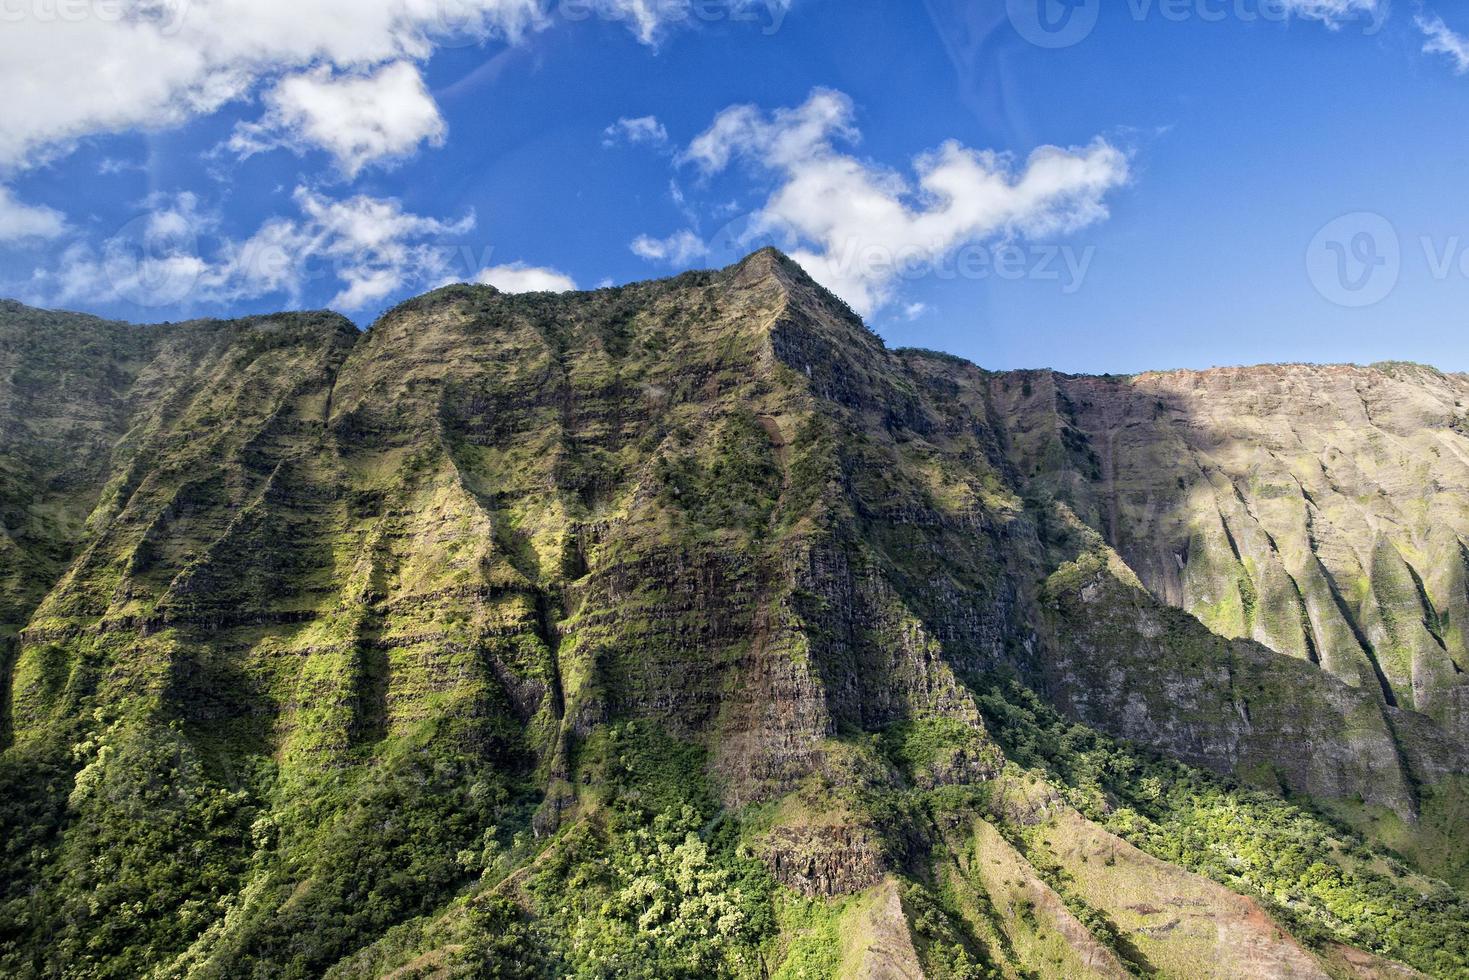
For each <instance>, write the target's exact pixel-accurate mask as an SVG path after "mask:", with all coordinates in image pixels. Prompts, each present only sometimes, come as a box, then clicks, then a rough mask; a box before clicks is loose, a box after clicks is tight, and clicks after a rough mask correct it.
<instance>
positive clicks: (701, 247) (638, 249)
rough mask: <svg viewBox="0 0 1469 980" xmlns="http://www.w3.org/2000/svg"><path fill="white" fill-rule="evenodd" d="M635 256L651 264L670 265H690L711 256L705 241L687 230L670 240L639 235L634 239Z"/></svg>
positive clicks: (633, 249)
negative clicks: (696, 260)
mask: <svg viewBox="0 0 1469 980" xmlns="http://www.w3.org/2000/svg"><path fill="white" fill-rule="evenodd" d="M630 247H631V248H632V251H633V254H634V255H636V256H638V257H639V258H644V259H647V260H648V261H649V262H667V263H669V264H670V265H688V264H689V263H690V262H693V261H694V260H695V259H702V258H703V257H704V256H706V255H708V254H709V248H708V246H706V245H705V244H704V240H703V239H702V238H700V237H699V236H698V235H696V234H694V232H692V231H690V230H688V229H685V230H683V231H680V232H677V233H676V234H673V235H670V236H669V237H668V238H650V237H648V236H647V235H639V236H638V237H637V238H635V239H633V242H632V245H631V246H630Z"/></svg>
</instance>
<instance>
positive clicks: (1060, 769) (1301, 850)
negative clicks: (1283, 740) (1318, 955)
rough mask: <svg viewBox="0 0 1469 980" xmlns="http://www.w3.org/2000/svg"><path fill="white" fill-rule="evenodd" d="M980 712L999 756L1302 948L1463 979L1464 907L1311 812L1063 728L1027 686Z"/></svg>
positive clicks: (1467, 950)
mask: <svg viewBox="0 0 1469 980" xmlns="http://www.w3.org/2000/svg"><path fill="white" fill-rule="evenodd" d="M980 704H981V707H982V708H983V710H984V711H985V713H986V716H987V717H988V718H989V720H990V722H991V725H992V726H993V729H994V731H995V734H996V736H997V737H998V738H999V739H1000V741H1001V742H1002V744H1004V745H1005V748H1006V751H1007V754H1008V755H1009V756H1010V758H1011V759H1012V760H1013V761H1014V762H1015V763H1016V764H1017V765H1020V766H1023V767H1034V768H1037V769H1040V770H1042V771H1043V772H1045V773H1046V774H1047V775H1048V776H1049V777H1051V778H1052V779H1053V780H1054V781H1055V783H1056V784H1057V785H1059V786H1061V787H1064V789H1065V791H1066V795H1067V798H1068V801H1069V802H1071V804H1072V805H1074V806H1076V807H1077V809H1079V810H1080V811H1081V812H1082V813H1083V814H1085V815H1086V816H1087V817H1089V818H1091V819H1093V820H1096V821H1097V822H1098V823H1100V824H1102V825H1103V826H1105V827H1107V828H1108V829H1110V830H1112V831H1113V832H1114V833H1117V834H1118V835H1119V836H1122V837H1124V838H1125V839H1127V840H1128V841H1130V842H1131V843H1133V844H1134V845H1136V846H1138V847H1139V848H1141V849H1142V850H1144V851H1147V852H1148V853H1150V854H1152V855H1154V856H1155V857H1158V858H1161V859H1163V860H1165V861H1169V862H1172V863H1174V864H1178V865H1180V866H1182V867H1185V868H1188V869H1190V870H1193V871H1196V872H1199V873H1201V874H1204V875H1207V876H1208V877H1210V878H1213V879H1214V880H1216V881H1218V882H1220V883H1221V884H1224V885H1226V886H1228V887H1230V888H1232V889H1234V890H1236V891H1239V892H1242V893H1244V894H1247V895H1252V896H1254V897H1256V898H1258V899H1260V900H1261V901H1262V902H1264V903H1265V904H1266V906H1267V907H1269V908H1271V909H1272V910H1273V911H1274V912H1275V914H1276V915H1277V916H1278V917H1279V918H1280V919H1281V921H1282V922H1284V923H1286V924H1288V925H1289V926H1290V927H1291V929H1292V932H1293V933H1294V934H1295V935H1296V936H1297V937H1298V938H1301V939H1305V940H1308V941H1309V940H1317V941H1319V940H1322V939H1324V938H1327V937H1332V938H1335V939H1337V940H1339V941H1341V942H1345V943H1348V944H1351V945H1355V946H1359V947H1361V948H1363V949H1369V950H1375V951H1378V952H1381V953H1384V954H1386V955H1388V956H1391V957H1393V958H1397V959H1401V960H1402V961H1404V962H1406V963H1410V964H1412V965H1414V966H1416V967H1418V968H1419V969H1421V970H1424V971H1425V972H1428V973H1430V974H1432V975H1434V976H1469V929H1466V928H1465V925H1466V923H1469V899H1466V898H1465V897H1464V896H1463V895H1461V894H1459V893H1458V892H1456V891H1455V890H1454V889H1452V888H1451V887H1449V886H1448V885H1446V884H1443V883H1442V882H1435V881H1432V880H1431V879H1425V878H1422V877H1420V876H1417V875H1414V874H1413V873H1412V872H1411V870H1410V869H1409V868H1407V867H1405V866H1404V865H1403V864H1402V863H1401V862H1400V861H1399V859H1397V858H1396V857H1395V856H1394V855H1392V854H1390V853H1389V852H1387V851H1386V850H1385V849H1384V848H1382V847H1381V846H1373V845H1371V844H1369V843H1368V842H1366V841H1364V840H1362V839H1361V838H1360V837H1358V836H1356V835H1355V834H1353V833H1351V832H1350V831H1348V830H1345V829H1343V828H1341V827H1338V826H1336V825H1334V824H1333V823H1332V822H1331V821H1329V820H1328V819H1327V818H1325V817H1323V816H1321V815H1318V814H1316V813H1313V812H1312V811H1311V810H1310V809H1307V808H1305V807H1302V806H1300V805H1297V804H1295V803H1291V802H1289V801H1286V800H1283V799H1281V798H1280V797H1279V796H1275V795H1272V794H1268V793H1263V792H1258V791H1253V790H1249V789H1245V788H1242V787H1240V786H1239V785H1238V784H1236V783H1233V782H1230V781H1228V780H1222V779H1220V778H1219V777H1217V776H1214V775H1212V774H1208V773H1203V772H1200V771H1199V770H1196V769H1192V768H1190V767H1187V766H1183V765H1180V764H1178V763H1176V762H1173V761H1171V760H1164V759H1158V758H1153V757H1149V756H1147V755H1144V754H1142V753H1139V752H1138V751H1136V750H1135V749H1132V748H1129V747H1127V746H1124V745H1120V744H1118V743H1116V742H1114V741H1112V740H1110V739H1107V738H1105V737H1103V736H1101V735H1098V734H1097V733H1096V732H1095V731H1092V730H1091V729H1088V728H1086V727H1084V726H1081V725H1076V724H1070V723H1068V722H1066V721H1065V719H1063V718H1062V717H1061V716H1060V715H1059V714H1058V713H1057V712H1056V711H1055V709H1053V708H1051V707H1049V706H1047V705H1046V704H1045V703H1044V702H1042V701H1041V700H1040V699H1039V698H1037V697H1036V696H1035V695H1034V694H1033V693H1031V692H1030V691H1029V690H1027V689H1026V688H1024V687H1022V686H1021V685H1019V684H1017V683H1013V682H1009V683H999V682H997V683H995V684H994V685H993V686H992V687H991V688H990V689H989V690H988V691H987V692H986V693H984V694H983V695H981V697H980Z"/></svg>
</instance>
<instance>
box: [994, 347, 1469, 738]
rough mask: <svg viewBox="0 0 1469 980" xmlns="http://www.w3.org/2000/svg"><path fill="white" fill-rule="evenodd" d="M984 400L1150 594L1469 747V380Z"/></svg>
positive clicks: (1134, 382) (1337, 378) (1173, 384)
mask: <svg viewBox="0 0 1469 980" xmlns="http://www.w3.org/2000/svg"><path fill="white" fill-rule="evenodd" d="M996 388H997V390H998V392H999V394H1000V397H1001V398H1002V399H1005V400H1007V401H1008V402H1009V407H1010V410H1011V411H1012V412H1014V413H1015V415H1016V416H1017V417H1018V418H1020V419H1022V420H1023V421H1021V422H1020V423H1019V425H1020V426H1021V427H1023V428H1024V429H1025V430H1027V434H1028V436H1029V439H1028V440H1018V441H1017V442H1018V443H1019V445H1018V447H1017V450H1016V454H1015V460H1016V465H1017V466H1018V467H1019V468H1021V469H1022V470H1024V471H1026V472H1027V473H1028V474H1029V475H1033V476H1036V477H1039V478H1041V479H1044V480H1048V481H1057V482H1060V483H1063V484H1064V485H1065V486H1066V489H1067V491H1068V499H1069V500H1070V501H1071V502H1072V504H1073V506H1074V507H1075V508H1076V509H1077V511H1078V513H1080V514H1082V516H1083V517H1084V519H1086V520H1087V522H1088V523H1089V524H1091V525H1092V526H1093V527H1096V528H1098V529H1099V530H1101V531H1102V533H1103V534H1104V536H1105V537H1106V539H1107V543H1108V544H1109V545H1111V546H1112V547H1113V548H1115V549H1116V550H1117V551H1118V552H1119V553H1120V554H1121V555H1122V557H1123V558H1124V559H1125V560H1126V562H1127V564H1128V565H1129V566H1130V567H1131V568H1132V569H1134V570H1135V571H1136V573H1137V574H1138V576H1139V578H1140V579H1141V580H1142V581H1143V583H1144V584H1145V585H1146V587H1147V588H1148V590H1149V591H1150V592H1152V593H1153V594H1154V595H1156V596H1157V597H1159V598H1160V599H1163V600H1164V601H1166V602H1168V603H1169V604H1171V605H1174V606H1177V607H1179V608H1182V609H1185V610H1187V611H1189V612H1190V613H1193V614H1194V615H1195V616H1196V617H1197V618H1198V619H1199V620H1200V621H1201V622H1203V623H1204V624H1205V625H1206V626H1208V627H1209V628H1210V629H1211V630H1212V631H1214V632H1216V633H1218V634H1220V635H1222V636H1228V637H1245V638H1250V639H1254V640H1255V641H1257V642H1258V643H1260V644H1263V645H1264V646H1266V647H1269V648H1270V649H1272V650H1274V651H1276V652H1277V653H1281V654H1285V655H1287V656H1291V657H1295V658H1297V659H1300V660H1305V661H1308V662H1310V663H1313V664H1316V665H1318V666H1320V667H1321V669H1323V670H1325V671H1327V672H1329V673H1331V674H1333V675H1334V676H1337V677H1340V678H1341V679H1342V680H1344V681H1346V682H1347V683H1348V684H1350V685H1352V686H1354V687H1364V688H1368V689H1372V690H1375V691H1378V692H1379V693H1380V695H1381V697H1382V700H1383V701H1384V702H1385V703H1387V704H1388V705H1391V706H1394V707H1401V708H1404V709H1410V710H1414V711H1417V712H1419V713H1421V714H1425V715H1428V716H1429V717H1431V718H1433V719H1434V720H1435V721H1437V722H1438V723H1439V724H1440V725H1441V726H1442V727H1443V728H1444V729H1445V730H1447V731H1449V732H1451V733H1453V734H1455V735H1456V736H1458V737H1459V738H1460V739H1461V740H1463V739H1464V738H1465V737H1466V735H1469V729H1466V728H1465V724H1466V715H1465V704H1466V701H1465V698H1466V697H1469V675H1466V674H1465V664H1466V659H1469V652H1466V648H1465V638H1464V633H1463V630H1462V625H1463V623H1464V622H1466V620H1465V616H1466V615H1469V608H1466V606H1469V587H1466V583H1469V578H1466V576H1469V565H1466V555H1469V547H1466V544H1465V541H1466V540H1469V507H1466V498H1465V489H1466V487H1469V440H1466V435H1469V378H1466V377H1464V376H1462V375H1445V374H1441V373H1439V372H1437V371H1434V370H1432V369H1431V368H1424V367H1419V366H1415V365H1379V366H1377V367H1371V368H1359V367H1312V366H1300V365H1292V366H1283V367H1268V368H1249V369H1226V370H1216V371H1205V372H1177V373H1173V374H1148V375H1141V376H1139V377H1136V378H1130V379H1106V378H1068V377H1060V376H1056V375H1033V376H1024V377H1002V378H1000V379H998V380H997V382H996ZM1017 388H1020V389H1026V390H1029V391H1030V392H1031V394H1030V395H1029V396H1028V397H1027V396H1023V395H1022V396H1019V397H1017V396H1016V394H1015V389H1017ZM1068 441H1069V443H1070V447H1071V451H1070V458H1067V459H1065V460H1064V462H1062V463H1061V465H1059V466H1057V465H1054V464H1053V463H1052V462H1051V461H1050V460H1047V459H1046V458H1045V454H1046V453H1047V452H1048V451H1049V450H1050V449H1051V447H1053V446H1055V445H1056V443H1057V442H1059V443H1060V444H1061V445H1063V446H1065V445H1066V444H1067V443H1068ZM1027 443H1028V444H1027ZM1077 457H1081V458H1083V459H1084V461H1085V462H1086V463H1087V464H1088V465H1087V466H1084V467H1077V466H1076V465H1075V463H1076V460H1077Z"/></svg>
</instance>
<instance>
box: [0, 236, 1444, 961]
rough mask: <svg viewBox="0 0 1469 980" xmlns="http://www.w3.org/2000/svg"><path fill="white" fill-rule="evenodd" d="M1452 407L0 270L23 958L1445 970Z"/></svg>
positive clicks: (654, 292) (769, 291) (511, 302)
mask: <svg viewBox="0 0 1469 980" xmlns="http://www.w3.org/2000/svg"><path fill="white" fill-rule="evenodd" d="M1466 403H1469V379H1465V378H1463V377H1462V376H1453V375H1444V374H1441V373H1439V372H1436V371H1432V370H1431V369H1427V368H1414V367H1405V366H1393V367H1392V368H1391V369H1387V368H1358V367H1323V368H1317V367H1309V366H1275V367H1268V368H1256V369H1218V370H1215V371H1209V372H1170V373H1166V374H1143V375H1137V376H1133V377H1129V378H1087V377H1081V376H1070V375H1061V374H1056V373H1053V372H1045V371H1030V372H999V373H996V372H986V371H982V370H980V369H979V368H977V367H975V366H973V365H971V364H968V363H967V362H964V361H961V360H959V359H957V358H952V357H949V356H947V355H935V354H932V353H931V352H922V351H913V350H899V351H891V350H888V349H887V348H885V346H884V345H883V343H882V342H881V340H880V339H879V338H877V337H876V336H875V335H873V334H872V333H871V332H870V331H868V330H867V329H866V328H865V327H864V326H863V324H862V323H861V321H860V320H859V319H857V318H856V317H855V316H854V315H853V314H852V313H851V311H850V310H848V309H847V308H846V307H845V305H844V304H842V303H841V302H840V301H839V300H837V299H836V298H835V297H832V296H831V295H830V294H828V293H826V292H825V291H824V290H822V289H821V288H820V287H819V286H817V285H816V284H815V283H814V282H812V281H811V280H810V279H809V278H807V277H806V276H805V275H804V273H802V272H801V270H800V269H799V268H798V267H797V266H795V265H794V264H793V263H791V262H790V261H789V260H788V259H786V258H784V257H783V256H781V255H780V254H779V253H776V252H773V251H769V250H767V251H763V252H759V253H756V254H755V255H753V256H751V257H749V258H748V259H746V260H745V261H743V262H741V263H739V264H738V265H736V266H733V267H731V268H729V269H726V270H722V271H718V272H701V273H689V274H686V275H683V276H680V277H678V278H675V279H671V280H666V281H660V282H650V283H639V284H635V285H632V286H627V287H622V288H618V289H608V290H599V291H597V292H595V293H579V294H564V295H549V294H540V295H506V294H501V293H499V292H497V291H495V290H493V289H491V288H489V287H470V286H454V287H448V288H446V289H442V290H438V291H435V292H433V293H430V294H428V295H426V296H423V297H420V298H418V299H416V300H412V301H410V302H408V303H405V304H403V305H401V306H399V307H398V308H396V309H395V310H393V311H391V312H389V313H388V314H386V315H385V316H384V317H383V318H382V319H381V320H380V321H379V322H378V323H377V324H375V325H374V326H373V327H372V328H371V329H370V330H368V331H366V332H365V333H359V332H358V331H357V330H356V328H355V327H353V326H352V325H351V324H350V323H349V322H348V321H346V320H344V319H342V318H340V317H337V316H335V315H333V314H327V313H312V314H288V315H281V316H274V317H259V318H254V319H251V320H247V321H237V322H229V323H221V322H208V321H206V322H196V323H187V324H169V325H162V326H156V327H133V326H129V325H125V324H115V323H108V322H106V321H100V320H96V319H94V318H89V317H80V316H75V315H71V314H61V313H49V312H44V311H36V310H31V309H29V308H26V307H22V306H19V305H17V304H3V305H0V516H3V529H4V533H3V535H0V583H3V586H0V636H3V637H4V640H5V643H6V647H5V650H6V654H5V661H6V662H5V667H6V670H5V676H6V677H7V678H8V683H7V684H6V685H5V689H6V692H7V697H6V700H5V702H4V712H3V715H0V746H3V747H4V751H3V754H0V808H3V810H0V825H3V829H4V834H3V839H4V840H5V842H6V843H5V846H4V849H3V862H4V863H3V867H0V972H3V973H4V974H6V975H14V976H118V977H122V976H156V977H238V976H246V977H249V976H259V977H265V976H271V977H276V976H291V977H315V976H338V977H359V976H396V977H409V976H420V977H429V976H586V977H601V976H609V977H610V976H649V977H671V976H688V977H708V976H739V977H743V976H750V977H769V976H780V977H827V976H843V977H845V976H854V977H860V976H875V977H889V976H912V977H917V976H927V977H966V978H967V977H1007V978H1020V977H1036V976H1040V977H1050V976H1055V977H1073V976H1093V975H1102V976H1342V977H1345V976H1368V977H1372V976H1398V975H1404V976H1407V975H1414V974H1413V971H1414V970H1415V969H1416V970H1417V971H1423V972H1425V973H1428V974H1430V975H1435V976H1469V939H1466V935H1469V930H1466V928H1465V926H1466V924H1469V899H1466V897H1465V892H1464V889H1465V888H1466V887H1469V858H1466V848H1465V840H1466V833H1469V809H1466V807H1465V803H1466V800H1469V714H1466V704H1469V695H1466V693H1465V692H1466V691H1469V678H1466V676H1465V674H1464V670H1465V669H1466V667H1469V661H1466V656H1465V638H1464V633H1463V626H1462V624H1463V623H1466V622H1469V544H1466V543H1469V418H1466V412H1465V410H1464V406H1465V404H1466Z"/></svg>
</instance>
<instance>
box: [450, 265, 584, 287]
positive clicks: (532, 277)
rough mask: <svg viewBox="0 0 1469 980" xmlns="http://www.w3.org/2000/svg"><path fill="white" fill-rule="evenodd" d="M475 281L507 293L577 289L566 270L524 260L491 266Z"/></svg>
mask: <svg viewBox="0 0 1469 980" xmlns="http://www.w3.org/2000/svg"><path fill="white" fill-rule="evenodd" d="M475 281H476V282H480V283H484V284H485V285H488V286H494V287H495V288H496V289H498V290H501V291H502V292H506V293H569V292H571V291H573V290H575V289H576V281H575V280H573V279H572V278H571V277H570V276H568V275H566V274H565V273H564V272H558V271H556V270H555V269H546V268H537V267H535V266H529V265H526V264H525V263H524V262H512V263H510V264H509V265H494V266H490V267H489V268H487V269H484V270H483V271H481V272H480V274H479V275H478V276H477V277H475Z"/></svg>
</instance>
